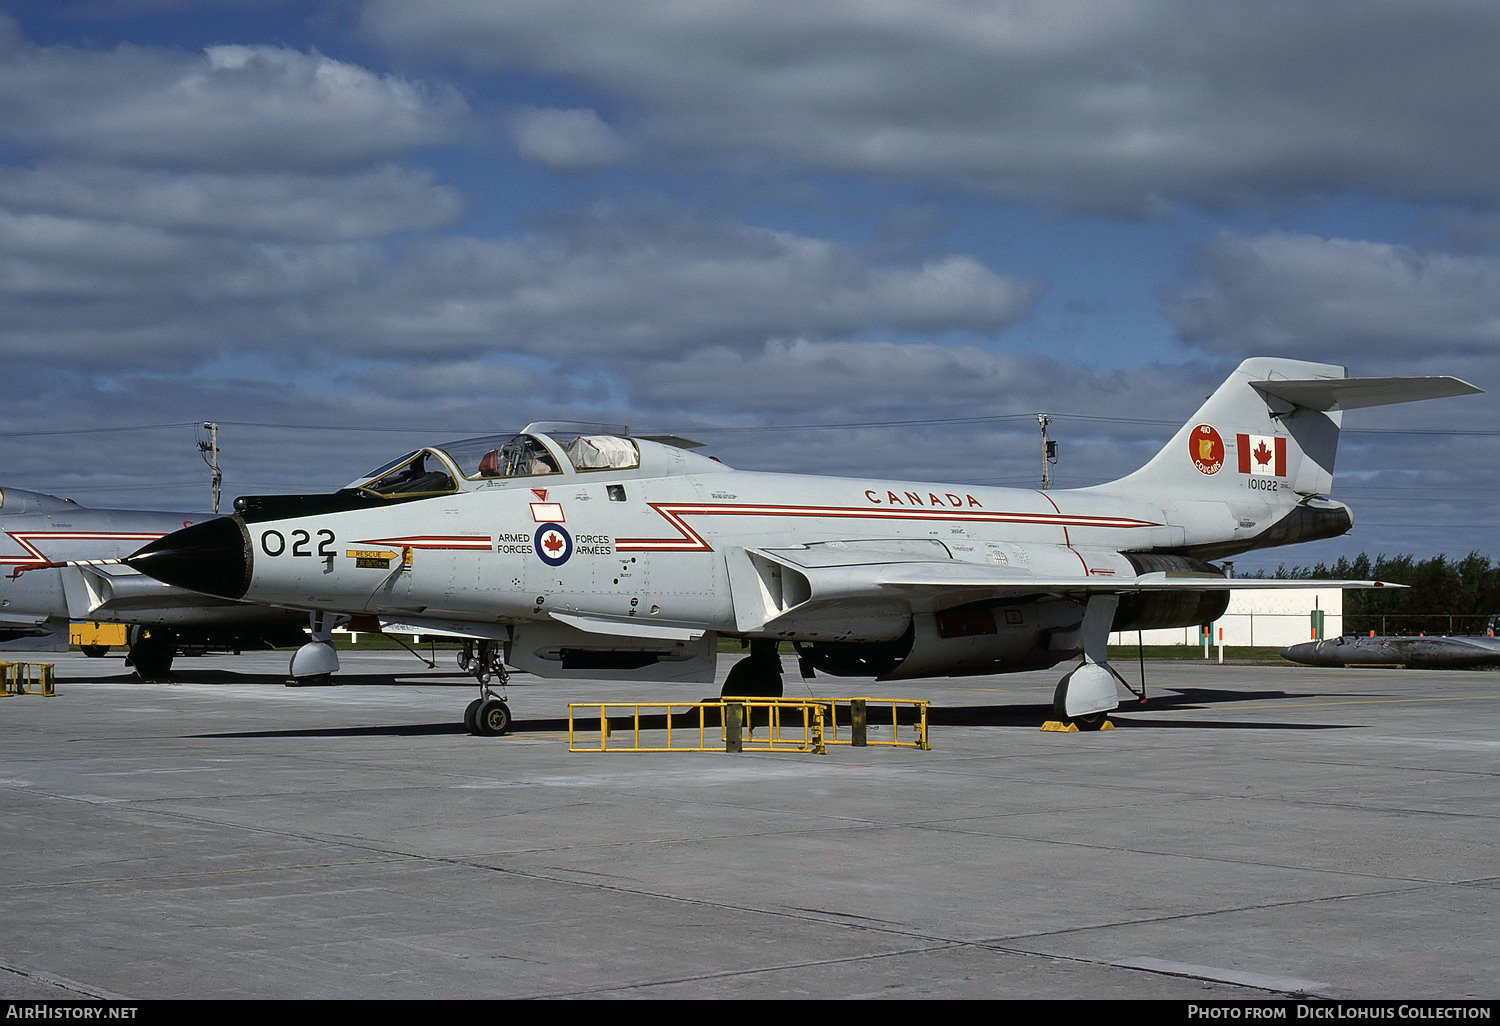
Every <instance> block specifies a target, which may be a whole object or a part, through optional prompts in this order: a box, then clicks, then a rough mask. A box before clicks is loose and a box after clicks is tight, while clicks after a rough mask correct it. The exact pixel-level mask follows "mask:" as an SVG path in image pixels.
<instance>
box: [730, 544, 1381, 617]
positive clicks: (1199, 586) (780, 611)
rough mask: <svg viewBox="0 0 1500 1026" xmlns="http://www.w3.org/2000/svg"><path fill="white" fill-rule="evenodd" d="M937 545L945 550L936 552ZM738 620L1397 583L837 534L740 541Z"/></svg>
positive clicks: (735, 583)
mask: <svg viewBox="0 0 1500 1026" xmlns="http://www.w3.org/2000/svg"><path fill="white" fill-rule="evenodd" d="M939 549H941V550H942V551H943V552H944V554H945V556H944V558H940V559H939V558H933V556H934V555H935V554H936V552H937V550H939ZM729 579H730V590H731V593H732V594H733V596H734V606H735V619H736V627H737V628H738V629H740V630H743V631H757V630H762V629H765V628H767V627H768V626H781V625H785V624H788V623H790V622H791V621H793V620H796V619H800V618H804V617H812V616H816V615H818V613H819V611H820V610H821V609H832V608H840V609H845V610H848V609H852V608H856V607H858V606H859V605H860V604H861V603H867V604H869V605H870V607H871V608H872V609H875V608H881V607H886V608H891V607H902V608H904V609H906V610H908V611H910V612H913V613H917V612H935V611H939V610H943V609H947V608H950V607H952V606H957V605H963V604H965V603H969V602H980V601H985V600H989V599H1021V598H1029V597H1038V596H1075V597H1077V598H1079V599H1086V598H1087V597H1088V596H1089V595H1094V594H1118V595H1123V594H1128V593H1133V592H1148V591H1149V592H1169V591H1192V592H1203V591H1237V590H1242V589H1243V590H1285V589H1299V588H1308V587H1322V588H1338V589H1341V590H1342V589H1348V588H1399V587H1402V585H1395V584H1387V583H1385V582H1382V581H1355V580H1318V581H1311V580H1296V579H1276V578H1239V577H1234V578H1231V577H1223V576H1219V575H1216V574H1206V573H1200V572H1188V571H1173V570H1167V571H1155V572H1150V573H1142V574H1129V575H1127V574H1122V573H1111V572H1108V571H1104V572H1099V571H1095V572H1092V573H1086V572H1083V571H1082V570H1080V572H1078V573H1076V574H1074V573H1066V574H1058V573H1034V572H1031V571H1029V570H1027V569H1025V568H1021V567H1016V566H1012V565H992V564H986V563H971V562H965V561H962V560H956V559H952V558H948V557H946V549H945V548H943V546H941V545H940V544H939V543H937V542H932V543H931V544H930V545H924V544H923V543H917V544H915V545H913V544H908V545H904V546H902V547H900V548H896V549H892V550H887V551H881V550H880V549H879V548H878V547H876V546H874V545H871V546H865V547H861V546H856V545H848V546H844V545H842V544H840V545H837V546H831V545H830V546H821V545H810V546H806V547H803V548H796V549H745V550H740V552H739V553H735V554H731V556H730V559H729Z"/></svg>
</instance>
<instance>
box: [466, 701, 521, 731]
mask: <svg viewBox="0 0 1500 1026" xmlns="http://www.w3.org/2000/svg"><path fill="white" fill-rule="evenodd" d="M510 724H511V717H510V706H508V705H506V704H505V702H504V701H502V700H501V699H498V698H483V699H475V700H474V701H473V702H470V703H469V707H468V708H467V709H465V710H464V726H466V727H468V728H469V732H470V733H471V734H478V735H479V736H480V737H499V736H500V735H501V734H509V733H510Z"/></svg>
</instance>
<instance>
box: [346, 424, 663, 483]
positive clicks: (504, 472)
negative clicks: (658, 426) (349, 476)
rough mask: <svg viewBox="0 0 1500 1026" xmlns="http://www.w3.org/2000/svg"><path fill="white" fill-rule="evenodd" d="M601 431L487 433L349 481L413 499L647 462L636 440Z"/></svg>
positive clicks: (404, 458)
mask: <svg viewBox="0 0 1500 1026" xmlns="http://www.w3.org/2000/svg"><path fill="white" fill-rule="evenodd" d="M619 430H620V433H619V434H610V433H603V432H600V431H581V430H569V431H561V430H560V431H556V432H552V433H550V434H546V435H543V434H538V433H533V432H531V431H522V432H520V433H518V434H514V435H484V436H481V437H478V438H464V439H460V440H459V441H456V442H445V443H443V444H442V445H434V446H429V447H427V448H425V449H418V450H417V451H416V452H410V453H407V454H406V455H405V456H402V457H400V458H398V459H394V460H392V461H391V462H389V463H387V464H385V465H384V466H382V467H379V468H377V469H376V470H373V471H371V472H370V473H369V474H366V475H365V476H363V477H361V478H358V479H357V480H355V481H353V482H351V483H350V484H349V485H348V488H349V489H353V490H356V491H361V492H365V493H367V494H371V495H375V496H379V497H380V498H389V499H395V498H402V499H409V498H414V497H416V496H419V495H446V494H449V493H451V492H459V491H470V490H472V489H474V488H475V487H478V486H482V485H483V484H484V483H486V482H489V481H500V480H505V479H509V478H518V477H542V476H545V475H549V474H561V473H564V472H566V471H574V472H577V473H589V472H592V471H600V470H615V471H618V470H634V469H635V468H637V467H639V466H640V465H641V452H640V446H639V445H638V444H637V443H636V442H635V440H634V439H632V438H628V437H625V436H624V430H625V429H624V428H621V429H619Z"/></svg>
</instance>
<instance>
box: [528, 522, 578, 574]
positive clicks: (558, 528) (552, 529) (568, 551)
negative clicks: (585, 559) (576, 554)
mask: <svg viewBox="0 0 1500 1026" xmlns="http://www.w3.org/2000/svg"><path fill="white" fill-rule="evenodd" d="M532 545H533V547H534V548H535V549H536V554H537V555H538V556H540V557H541V559H542V562H543V563H546V564H547V565H548V566H562V565H563V564H564V563H566V562H567V561H568V557H569V556H571V555H572V554H573V537H572V535H570V534H568V531H567V528H565V527H563V526H562V525H561V524H542V525H541V526H539V527H538V528H537V529H536V534H535V535H533V536H532Z"/></svg>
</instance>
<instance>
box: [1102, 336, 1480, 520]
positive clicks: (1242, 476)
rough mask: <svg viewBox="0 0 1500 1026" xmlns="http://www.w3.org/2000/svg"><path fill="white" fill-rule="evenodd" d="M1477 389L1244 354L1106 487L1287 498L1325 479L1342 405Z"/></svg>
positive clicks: (1329, 482) (1315, 488)
mask: <svg viewBox="0 0 1500 1026" xmlns="http://www.w3.org/2000/svg"><path fill="white" fill-rule="evenodd" d="M1479 391H1482V390H1481V389H1478V388H1475V387H1474V386H1473V385H1471V384H1469V383H1468V382H1466V381H1460V380H1459V379H1458V378H1452V377H1420V378H1350V377H1346V376H1345V371H1344V368H1343V367H1339V366H1336V365H1334V364H1327V363H1308V362H1306V361H1303V360H1284V359H1278V358H1275V357H1257V358H1254V359H1250V360H1246V361H1245V362H1244V363H1242V364H1240V365H1239V367H1238V368H1236V369H1235V371H1234V373H1233V374H1231V375H1229V377H1228V379H1226V380H1225V382H1224V383H1223V384H1222V385H1220V386H1219V387H1218V389H1217V390H1216V391H1215V392H1214V394H1213V395H1211V396H1209V397H1208V399H1207V401H1205V402H1204V404H1203V405H1202V406H1200V407H1199V408H1198V412H1197V413H1195V414H1194V415H1193V418H1192V419H1191V420H1189V421H1188V422H1187V423H1186V424H1184V425H1183V426H1182V429H1181V430H1179V431H1178V432H1177V434H1175V435H1173V436H1172V440H1171V441H1170V442H1168V443H1167V445H1166V447H1165V448H1163V449H1162V450H1161V452H1159V453H1157V454H1156V456H1155V457H1154V458H1153V459H1152V460H1151V461H1150V462H1149V463H1147V464H1146V465H1145V466H1144V467H1142V468H1141V469H1140V470H1137V471H1136V472H1135V473H1133V474H1130V475H1129V476H1127V477H1124V478H1121V479H1120V480H1118V481H1116V482H1114V483H1113V484H1112V485H1109V486H1106V487H1110V488H1112V489H1119V490H1131V491H1136V490H1140V491H1144V490H1150V491H1153V492H1155V491H1158V490H1169V491H1172V492H1177V493H1182V494H1183V497H1184V498H1210V497H1216V496H1224V495H1227V494H1230V493H1231V492H1232V493H1235V494H1239V495H1243V494H1244V491H1245V489H1246V488H1247V487H1249V488H1255V487H1257V485H1264V490H1265V491H1267V492H1273V491H1274V492H1280V491H1283V490H1284V491H1286V492H1287V493H1288V494H1286V495H1285V496H1284V498H1285V500H1286V504H1287V505H1288V506H1291V505H1294V504H1296V503H1297V502H1298V501H1299V500H1300V499H1302V498H1304V497H1306V496H1310V495H1321V494H1325V493H1327V492H1329V491H1331V490H1332V488H1333V465H1334V459H1335V457H1336V455H1337V453H1338V443H1339V427H1340V423H1341V421H1342V419H1343V411H1345V410H1353V409H1360V408H1363V407H1367V406H1388V405H1391V404H1394V403H1404V402H1412V401H1414V400H1418V399H1437V398H1441V397H1444V396H1456V395H1469V394H1472V393H1475V392H1479Z"/></svg>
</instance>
